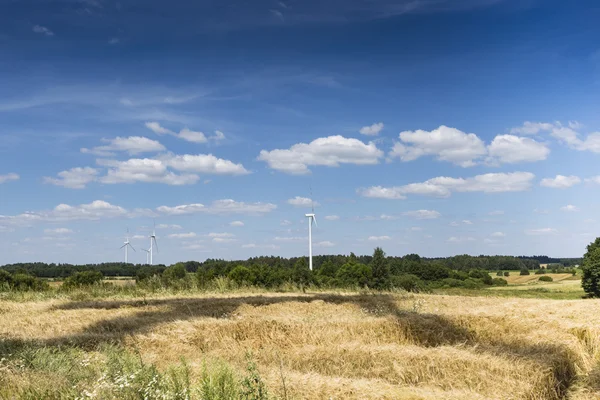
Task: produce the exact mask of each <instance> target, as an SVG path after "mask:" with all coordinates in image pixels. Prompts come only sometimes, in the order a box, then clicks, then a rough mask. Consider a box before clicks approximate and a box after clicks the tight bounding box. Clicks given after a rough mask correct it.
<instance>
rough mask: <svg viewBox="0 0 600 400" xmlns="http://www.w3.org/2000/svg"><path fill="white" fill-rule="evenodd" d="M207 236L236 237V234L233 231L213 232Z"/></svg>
mask: <svg viewBox="0 0 600 400" xmlns="http://www.w3.org/2000/svg"><path fill="white" fill-rule="evenodd" d="M206 236H207V237H210V238H232V237H235V235H234V234H233V233H228V232H211V233H209V234H207V235H206Z"/></svg>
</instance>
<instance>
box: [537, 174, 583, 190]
mask: <svg viewBox="0 0 600 400" xmlns="http://www.w3.org/2000/svg"><path fill="white" fill-rule="evenodd" d="M579 183H581V179H580V178H579V177H578V176H575V175H570V176H564V175H556V177H555V178H544V179H542V181H541V182H540V186H545V187H549V188H552V189H567V188H570V187H571V186H574V185H577V184H579Z"/></svg>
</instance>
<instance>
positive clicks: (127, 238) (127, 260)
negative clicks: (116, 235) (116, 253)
mask: <svg viewBox="0 0 600 400" xmlns="http://www.w3.org/2000/svg"><path fill="white" fill-rule="evenodd" d="M123 247H125V264H128V263H129V255H128V253H127V251H128V250H129V247H131V250H133V251H135V249H134V248H133V246H132V245H131V243H130V242H129V228H127V236H126V237H125V244H124V245H123V246H121V248H123Z"/></svg>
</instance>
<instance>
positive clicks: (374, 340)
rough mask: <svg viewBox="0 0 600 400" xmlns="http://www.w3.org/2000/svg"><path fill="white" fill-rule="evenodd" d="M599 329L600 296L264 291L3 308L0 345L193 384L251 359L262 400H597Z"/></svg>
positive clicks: (20, 380)
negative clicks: (144, 368) (106, 351)
mask: <svg viewBox="0 0 600 400" xmlns="http://www.w3.org/2000/svg"><path fill="white" fill-rule="evenodd" d="M597 327H600V301H597V300H575V301H554V300H539V299H498V298H493V297H459V296H439V295H359V294H313V295H308V294H307V295H296V294H268V295H248V296H243V295H235V296H227V295H214V296H211V297H202V296H192V297H186V298H180V297H175V296H170V297H162V298H150V299H117V300H115V299H106V300H100V301H85V302H74V301H64V300H46V301H40V302H22V303H19V302H10V301H2V302H0V337H1V338H4V341H5V342H10V343H20V344H27V345H29V346H38V347H41V348H57V347H58V346H66V345H69V346H75V348H81V349H83V351H84V352H85V353H86V354H90V355H93V354H97V353H96V351H97V350H98V348H99V346H102V345H105V344H106V343H120V344H122V345H123V346H125V347H126V348H129V349H132V350H134V351H135V352H139V354H140V356H141V358H142V359H143V361H144V363H153V364H155V365H157V366H158V368H159V369H161V370H166V369H167V368H169V367H170V366H172V365H174V364H177V363H178V362H179V361H180V360H181V357H185V359H186V360H187V363H188V365H189V366H190V368H191V372H192V378H193V379H198V378H199V376H200V374H201V371H202V366H203V365H205V364H206V363H214V362H226V363H228V364H229V365H231V366H232V367H233V368H234V369H235V370H237V371H242V370H243V369H244V368H245V365H246V362H247V359H246V354H247V352H248V351H250V352H251V353H252V355H253V358H254V360H255V361H256V363H257V365H258V369H259V371H260V373H261V375H262V377H263V379H264V380H265V382H266V383H267V386H268V388H269V391H270V393H271V394H272V395H274V396H276V397H279V398H289V399H330V398H335V399H348V398H354V399H531V400H534V399H540V400H541V399H562V398H566V397H567V396H569V397H570V398H573V399H577V400H579V399H589V398H600V364H599V363H598V361H599V360H600V338H599V336H598V333H599V330H598V328H597ZM282 377H283V378H282ZM0 379H1V380H2V382H4V383H7V382H8V383H10V384H11V385H13V386H14V387H18V386H19V385H26V384H31V382H32V381H33V380H34V379H35V381H36V385H38V386H40V387H43V386H44V385H49V386H52V385H54V386H55V385H57V384H59V383H60V382H63V381H65V380H66V381H68V379H69V377H68V376H53V375H52V374H50V375H48V374H40V373H39V371H29V370H25V371H21V372H19V373H18V374H17V373H16V372H15V371H13V370H8V369H2V368H1V366H0ZM2 382H0V383H2ZM284 382H285V389H284ZM594 396H597V397H594Z"/></svg>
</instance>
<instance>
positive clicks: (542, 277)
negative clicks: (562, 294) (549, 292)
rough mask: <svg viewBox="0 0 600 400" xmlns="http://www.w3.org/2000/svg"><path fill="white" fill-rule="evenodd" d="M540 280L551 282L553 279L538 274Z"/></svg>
mask: <svg viewBox="0 0 600 400" xmlns="http://www.w3.org/2000/svg"><path fill="white" fill-rule="evenodd" d="M538 280H539V281H540V282H552V281H553V280H554V279H552V277H551V276H546V275H544V276H540V277H539V279H538Z"/></svg>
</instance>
